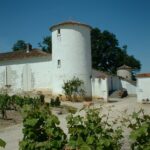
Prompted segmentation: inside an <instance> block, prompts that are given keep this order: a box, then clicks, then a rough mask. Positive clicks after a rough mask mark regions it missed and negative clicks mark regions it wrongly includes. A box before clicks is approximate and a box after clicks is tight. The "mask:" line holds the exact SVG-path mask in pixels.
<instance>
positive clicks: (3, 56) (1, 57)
mask: <svg viewBox="0 0 150 150" xmlns="http://www.w3.org/2000/svg"><path fill="white" fill-rule="evenodd" d="M43 56H50V54H49V53H46V52H43V51H41V50H39V49H32V50H31V51H30V52H28V53H27V52H26V51H21V50H20V51H16V52H7V53H0V61H6V60H17V59H25V58H32V57H43Z"/></svg>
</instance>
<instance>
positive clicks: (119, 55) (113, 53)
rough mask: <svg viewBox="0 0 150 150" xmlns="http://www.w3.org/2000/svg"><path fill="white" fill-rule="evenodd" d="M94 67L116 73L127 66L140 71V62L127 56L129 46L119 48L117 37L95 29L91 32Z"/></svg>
mask: <svg viewBox="0 0 150 150" xmlns="http://www.w3.org/2000/svg"><path fill="white" fill-rule="evenodd" d="M91 45H92V66H93V68H95V69H97V70H102V71H107V72H110V73H116V70H117V68H118V67H120V66H121V65H123V64H126V65H128V66H130V67H132V68H134V69H140V68H141V64H140V61H139V60H137V59H136V58H135V57H134V56H130V55H128V54H127V46H126V45H125V46H123V47H122V48H121V47H119V42H118V40H117V38H116V36H115V35H114V34H113V33H110V32H109V31H103V32H102V31H101V30H100V29H98V28H94V29H92V31H91Z"/></svg>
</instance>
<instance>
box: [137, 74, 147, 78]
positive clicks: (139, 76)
mask: <svg viewBox="0 0 150 150" xmlns="http://www.w3.org/2000/svg"><path fill="white" fill-rule="evenodd" d="M136 77H137V78H145V77H150V73H141V74H137V75H136Z"/></svg>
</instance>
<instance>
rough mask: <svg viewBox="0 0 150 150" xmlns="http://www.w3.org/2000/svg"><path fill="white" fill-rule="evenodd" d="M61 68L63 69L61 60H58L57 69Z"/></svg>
mask: <svg viewBox="0 0 150 150" xmlns="http://www.w3.org/2000/svg"><path fill="white" fill-rule="evenodd" d="M60 67H61V60H60V59H58V61H57V68H60Z"/></svg>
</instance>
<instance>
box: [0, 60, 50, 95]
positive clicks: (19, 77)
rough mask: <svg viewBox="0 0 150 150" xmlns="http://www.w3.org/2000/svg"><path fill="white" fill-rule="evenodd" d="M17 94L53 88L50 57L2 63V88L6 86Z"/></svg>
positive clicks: (0, 69)
mask: <svg viewBox="0 0 150 150" xmlns="http://www.w3.org/2000/svg"><path fill="white" fill-rule="evenodd" d="M6 68H7V78H8V81H9V83H7V84H10V85H11V89H13V91H16V92H20V91H31V90H34V89H49V90H51V88H52V69H51V68H52V62H51V58H48V57H41V58H40V57H37V58H31V59H23V60H14V61H4V62H0V88H2V87H5V85H6Z"/></svg>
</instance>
